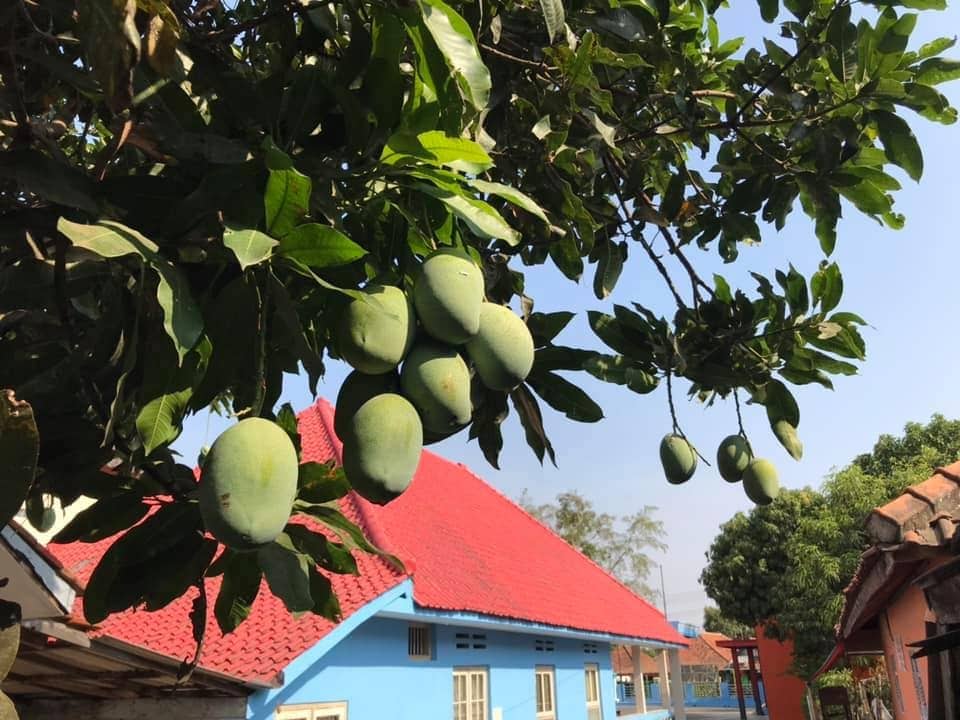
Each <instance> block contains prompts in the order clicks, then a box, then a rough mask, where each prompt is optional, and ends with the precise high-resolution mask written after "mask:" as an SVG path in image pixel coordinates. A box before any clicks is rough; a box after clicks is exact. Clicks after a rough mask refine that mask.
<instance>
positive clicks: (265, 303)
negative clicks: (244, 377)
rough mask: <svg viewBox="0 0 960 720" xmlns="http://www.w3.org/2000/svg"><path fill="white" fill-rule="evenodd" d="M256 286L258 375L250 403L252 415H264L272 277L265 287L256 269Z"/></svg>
mask: <svg viewBox="0 0 960 720" xmlns="http://www.w3.org/2000/svg"><path fill="white" fill-rule="evenodd" d="M250 275H251V277H252V278H253V283H254V288H255V290H256V292H257V306H258V307H257V320H258V323H259V328H258V329H259V332H258V342H257V355H256V377H255V380H254V382H255V386H254V395H253V402H252V403H251V405H250V416H251V417H262V414H263V401H264V398H265V397H266V394H267V378H266V369H265V368H266V363H267V317H268V316H269V314H270V277H269V275H268V276H266V280H265V282H264V283H263V288H262V289H261V287H260V282H259V278H258V277H257V275H256V273H255V271H251V273H250Z"/></svg>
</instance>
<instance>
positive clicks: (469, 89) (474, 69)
mask: <svg viewBox="0 0 960 720" xmlns="http://www.w3.org/2000/svg"><path fill="white" fill-rule="evenodd" d="M418 5H419V7H420V12H421V14H422V15H423V23H424V25H425V26H426V28H427V31H428V32H429V33H430V36H431V37H432V38H433V41H434V42H435V43H436V45H437V47H438V48H439V49H440V52H441V54H442V55H443V58H444V60H445V61H446V63H447V67H448V68H449V69H450V73H451V74H452V75H453V76H454V77H455V78H456V79H457V85H458V86H459V88H460V94H461V95H462V96H463V99H464V100H466V101H467V102H468V103H470V104H471V105H472V106H473V107H474V109H476V110H477V111H478V112H479V111H481V110H483V109H484V108H485V107H486V106H487V103H488V102H489V100H490V87H491V81H490V71H489V70H488V69H487V66H486V65H484V64H483V60H482V59H481V57H480V51H479V49H478V48H477V41H476V40H475V39H474V37H473V32H472V31H471V29H470V25H469V24H468V23H467V21H466V20H464V19H463V18H462V17H461V16H460V15H459V14H458V13H457V12H456V11H455V10H454V9H453V8H452V7H450V6H449V5H447V4H446V3H445V2H443V0H419V2H418Z"/></svg>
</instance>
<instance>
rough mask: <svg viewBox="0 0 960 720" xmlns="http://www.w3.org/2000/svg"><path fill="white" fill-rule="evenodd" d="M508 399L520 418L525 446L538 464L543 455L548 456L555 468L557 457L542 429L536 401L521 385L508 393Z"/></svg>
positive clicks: (541, 417)
mask: <svg viewBox="0 0 960 720" xmlns="http://www.w3.org/2000/svg"><path fill="white" fill-rule="evenodd" d="M510 399H511V400H512V401H513V407H514V409H515V410H516V411H517V415H518V416H519V418H520V424H521V425H523V431H524V433H525V435H526V438H527V445H529V446H530V448H531V449H532V450H533V452H534V454H535V455H536V456H537V459H538V460H539V461H540V464H541V465H542V464H543V457H544V455H545V454H547V455H549V456H550V462H552V463H553V466H554V467H556V466H557V457H556V454H555V453H554V451H553V445H552V444H551V442H550V438H548V437H547V432H546V430H544V428H543V413H542V412H540V405H539V403H537V399H536V398H535V397H534V396H533V394H532V393H531V392H530V391H529V390H528V389H527V386H526V385H521V386H520V387H518V388H516V389H515V390H514V391H513V392H511V393H510Z"/></svg>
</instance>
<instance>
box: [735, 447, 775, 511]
mask: <svg viewBox="0 0 960 720" xmlns="http://www.w3.org/2000/svg"><path fill="white" fill-rule="evenodd" d="M743 489H744V491H745V492H746V493H747V497H748V498H750V499H751V500H752V501H753V502H754V503H755V504H757V505H769V504H770V503H772V502H773V501H774V500H776V499H777V495H779V494H780V480H779V479H778V478H777V468H776V467H774V465H773V463H772V462H770V461H769V460H764V459H762V458H757V459H756V460H751V461H750V464H749V465H747V469H746V470H745V471H744V472H743Z"/></svg>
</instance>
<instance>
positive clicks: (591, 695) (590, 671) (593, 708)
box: [583, 664, 603, 720]
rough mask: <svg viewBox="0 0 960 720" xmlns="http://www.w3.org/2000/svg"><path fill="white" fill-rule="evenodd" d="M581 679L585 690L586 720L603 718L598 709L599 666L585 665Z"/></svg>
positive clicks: (600, 719) (601, 711)
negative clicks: (584, 684)
mask: <svg viewBox="0 0 960 720" xmlns="http://www.w3.org/2000/svg"><path fill="white" fill-rule="evenodd" d="M583 679H584V682H585V683H586V691H587V720H603V710H601V709H600V667H599V666H598V665H595V664H590V665H585V666H584V668H583Z"/></svg>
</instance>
